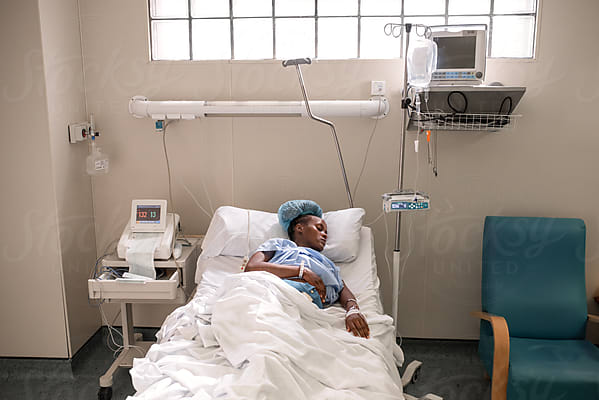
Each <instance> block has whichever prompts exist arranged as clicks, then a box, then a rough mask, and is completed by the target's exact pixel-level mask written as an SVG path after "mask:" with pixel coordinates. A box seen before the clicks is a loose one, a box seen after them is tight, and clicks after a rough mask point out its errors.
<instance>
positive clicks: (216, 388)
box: [131, 227, 403, 400]
mask: <svg viewBox="0 0 599 400" xmlns="http://www.w3.org/2000/svg"><path fill="white" fill-rule="evenodd" d="M240 264H241V259H240V258H239V257H228V256H218V257H213V258H208V259H205V258H204V259H202V258H200V260H198V271H197V275H196V279H200V278H201V280H200V282H199V285H198V290H197V292H196V295H195V296H194V298H193V299H192V300H191V301H190V302H189V303H188V304H187V305H185V306H182V307H180V308H178V309H177V310H175V311H174V312H173V313H171V314H170V315H169V316H168V317H167V319H166V320H165V322H164V324H163V326H162V328H161V330H160V332H159V333H158V335H157V336H158V343H157V344H155V345H153V346H152V347H151V349H150V350H149V351H148V354H147V355H146V357H145V358H143V359H136V360H135V361H134V366H133V368H132V369H131V376H132V380H133V385H134V387H135V388H136V390H137V391H138V393H137V394H136V398H142V399H169V400H170V399H184V398H185V399H212V398H219V399H220V398H222V399H278V398H289V399H306V398H318V399H319V400H320V399H374V398H377V399H402V398H403V394H402V389H401V381H400V377H399V374H398V373H397V369H396V368H395V364H401V363H402V362H403V354H402V352H401V350H400V349H399V346H397V345H396V343H395V331H394V329H393V327H392V321H391V318H390V317H388V316H386V315H384V314H383V313H382V306H381V302H380V299H379V292H378V288H379V280H378V276H377V273H376V262H375V257H374V246H373V237H372V232H371V230H370V229H369V228H366V227H364V228H362V230H361V232H360V251H359V253H358V257H357V258H356V260H354V261H353V262H351V263H347V264H339V267H340V270H341V276H342V278H343V279H344V281H345V283H346V284H347V285H348V287H349V288H350V289H351V290H352V292H353V293H354V294H355V295H356V297H357V299H358V302H359V304H360V308H361V310H362V312H363V313H364V314H365V316H366V318H367V320H368V323H369V325H370V327H371V338H370V339H363V338H356V337H354V336H353V335H351V334H350V333H347V332H346V331H345V329H344V322H343V321H344V318H343V317H344V310H343V309H342V308H341V307H340V306H337V305H336V306H333V307H330V308H328V309H325V310H320V309H318V308H317V307H316V306H314V305H313V304H312V303H311V302H309V301H308V300H307V299H306V298H305V297H304V296H302V295H301V294H299V292H297V291H296V290H295V289H293V288H292V287H291V286H289V285H287V284H285V283H284V282H283V281H282V280H280V279H279V278H276V277H274V276H273V275H270V274H267V273H264V272H252V273H244V274H240V273H239V272H240Z"/></svg>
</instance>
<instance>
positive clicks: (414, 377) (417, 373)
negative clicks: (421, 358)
mask: <svg viewBox="0 0 599 400" xmlns="http://www.w3.org/2000/svg"><path fill="white" fill-rule="evenodd" d="M421 371H422V369H421V366H418V367H417V368H416V369H415V370H414V375H412V379H410V382H412V383H416V382H418V380H419V379H420V372H421Z"/></svg>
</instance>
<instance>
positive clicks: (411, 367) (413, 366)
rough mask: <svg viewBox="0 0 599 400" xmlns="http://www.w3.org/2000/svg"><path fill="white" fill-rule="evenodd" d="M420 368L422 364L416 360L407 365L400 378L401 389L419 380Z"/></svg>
mask: <svg viewBox="0 0 599 400" xmlns="http://www.w3.org/2000/svg"><path fill="white" fill-rule="evenodd" d="M420 367H422V362H421V361H418V360H414V361H412V362H411V363H409V364H408V366H407V367H406V369H405V370H404V372H403V376H402V377H401V384H402V385H403V387H406V386H408V385H409V384H410V383H416V382H417V381H418V378H420Z"/></svg>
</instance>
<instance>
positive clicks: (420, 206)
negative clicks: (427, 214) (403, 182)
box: [382, 189, 431, 213]
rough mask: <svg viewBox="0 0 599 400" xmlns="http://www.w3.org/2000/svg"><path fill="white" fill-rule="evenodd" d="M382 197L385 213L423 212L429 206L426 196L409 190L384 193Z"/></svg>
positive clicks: (428, 199) (429, 201) (428, 198)
mask: <svg viewBox="0 0 599 400" xmlns="http://www.w3.org/2000/svg"><path fill="white" fill-rule="evenodd" d="M382 197H383V210H384V211H385V212H386V213H389V212H393V211H424V210H428V209H429V208H430V206H431V200H430V197H429V195H428V194H426V193H424V192H419V191H414V190H411V189H404V190H399V191H397V192H394V193H385V194H383V195H382Z"/></svg>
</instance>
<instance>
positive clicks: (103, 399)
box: [98, 386, 112, 400]
mask: <svg viewBox="0 0 599 400" xmlns="http://www.w3.org/2000/svg"><path fill="white" fill-rule="evenodd" d="M111 398H112V388H111V387H110V386H108V387H100V389H99V390H98V400H110V399H111Z"/></svg>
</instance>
